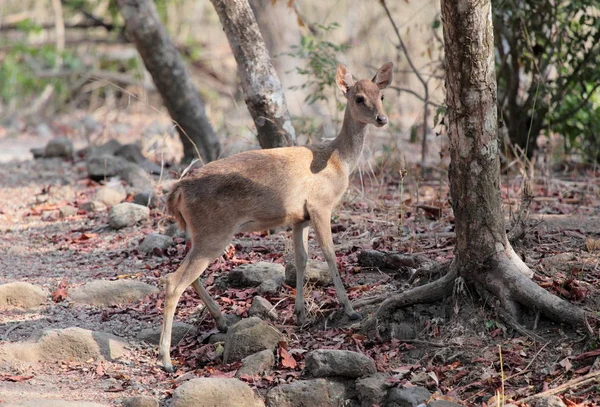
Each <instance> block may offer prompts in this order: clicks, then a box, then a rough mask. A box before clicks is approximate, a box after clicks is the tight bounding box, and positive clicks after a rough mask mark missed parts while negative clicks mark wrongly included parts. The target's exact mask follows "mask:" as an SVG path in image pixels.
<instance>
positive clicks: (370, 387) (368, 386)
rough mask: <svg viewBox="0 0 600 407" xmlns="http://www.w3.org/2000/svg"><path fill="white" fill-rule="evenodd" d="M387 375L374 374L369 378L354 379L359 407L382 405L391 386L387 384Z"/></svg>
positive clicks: (388, 376)
mask: <svg viewBox="0 0 600 407" xmlns="http://www.w3.org/2000/svg"><path fill="white" fill-rule="evenodd" d="M389 378H390V375H389V374H388V373H374V374H372V375H370V376H365V377H361V378H359V379H356V394H357V395H358V399H359V400H360V405H361V407H371V406H372V405H373V404H376V405H383V402H384V401H385V396H386V395H387V392H388V390H389V389H390V387H392V385H391V384H390V383H388V382H387V380H388V379H389Z"/></svg>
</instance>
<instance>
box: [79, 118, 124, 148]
mask: <svg viewBox="0 0 600 407" xmlns="http://www.w3.org/2000/svg"><path fill="white" fill-rule="evenodd" d="M81 124H82V125H83V127H84V129H85V131H86V134H87V135H90V134H93V133H95V132H97V131H100V130H102V125H101V124H100V122H99V121H98V120H96V119H94V118H93V117H92V116H90V115H87V114H86V115H85V116H83V118H82V119H81ZM112 141H116V140H112ZM117 143H118V141H117Z"/></svg>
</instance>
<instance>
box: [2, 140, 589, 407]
mask: <svg viewBox="0 0 600 407" xmlns="http://www.w3.org/2000/svg"><path fill="white" fill-rule="evenodd" d="M40 147H41V146H40ZM392 168H394V166H392V165H390V166H388V167H387V169H384V170H382V171H379V170H376V171H375V172H372V173H367V172H363V173H362V177H359V176H358V174H357V175H356V176H355V177H354V180H353V183H352V185H351V187H350V189H349V191H348V193H347V194H346V195H345V197H344V199H343V202H342V204H341V205H340V207H339V208H338V209H337V210H336V211H335V213H334V220H333V226H332V228H333V231H334V232H335V233H334V241H335V243H336V253H337V256H338V264H339V267H340V270H341V273H342V278H343V280H344V284H345V286H346V287H347V288H348V291H349V295H350V296H351V299H352V300H355V299H358V298H361V297H363V296H369V295H373V294H375V293H376V294H381V293H385V292H392V291H394V290H399V289H405V288H406V287H407V279H408V277H409V276H408V275H407V274H406V273H398V272H397V271H396V270H380V269H371V268H367V267H361V266H360V264H359V262H358V259H357V256H358V254H359V253H360V252H361V251H363V250H372V249H376V250H381V251H385V252H395V253H405V254H420V255H423V256H426V257H428V258H430V259H431V260H434V261H437V262H447V261H449V260H451V259H452V257H453V244H454V232H453V218H452V214H451V208H450V206H449V204H448V189H447V180H446V175H445V174H444V173H441V175H435V176H434V175H430V176H429V177H426V178H425V179H423V180H419V181H416V180H415V179H414V177H413V176H410V174H411V173H414V172H415V171H414V170H413V169H409V176H408V177H406V178H405V179H400V177H399V175H398V171H392ZM434 174H437V172H434ZM503 181H506V183H505V185H504V186H503V189H502V191H503V198H504V200H505V209H506V213H515V212H516V211H517V209H518V205H519V190H520V187H521V179H520V178H519V177H516V176H510V177H508V176H507V177H506V178H503ZM53 185H54V186H56V185H66V186H69V187H70V188H72V189H73V190H74V192H75V196H76V198H75V200H74V201H71V202H67V201H64V202H59V203H58V204H56V205H53V206H49V205H46V204H44V203H43V200H41V199H39V197H40V196H42V195H44V194H46V192H47V191H48V188H49V187H50V186H53ZM99 187H100V184H99V183H97V182H94V181H92V180H90V179H88V178H87V172H86V170H85V162H84V161H82V160H79V159H75V160H68V161H64V160H61V159H41V160H25V161H9V162H4V163H0V234H1V236H2V238H1V239H0V284H3V283H8V282H14V281H23V282H29V283H32V284H35V285H38V286H41V287H43V288H44V289H45V290H47V292H49V293H52V292H56V290H57V288H58V287H59V284H61V282H62V286H63V287H65V289H66V291H67V292H68V291H70V290H72V289H74V288H76V287H78V286H81V285H83V284H85V283H87V282H89V281H91V280H97V279H104V280H117V279H134V280H138V281H142V282H145V283H148V284H151V285H153V286H156V287H159V288H160V287H161V284H160V278H161V277H163V276H164V275H166V274H167V273H169V272H172V271H174V270H175V269H176V268H177V266H178V264H179V263H180V262H181V261H182V259H183V257H184V255H185V250H186V245H185V242H184V241H183V239H180V240H178V244H177V245H176V246H175V247H174V248H172V249H169V250H167V251H165V252H164V253H157V254H160V255H156V254H155V255H145V254H144V253H141V252H140V251H139V250H138V247H139V244H140V242H141V241H142V240H143V238H144V236H145V235H147V234H149V233H152V232H163V231H164V229H165V227H166V223H165V220H164V219H165V216H164V206H163V205H159V206H158V207H157V208H156V209H153V210H152V211H151V216H150V220H148V221H145V222H143V223H142V224H140V225H138V226H133V227H127V228H124V229H121V230H118V231H114V230H111V229H109V228H106V227H103V226H105V225H106V223H107V212H106V211H104V212H92V213H87V212H85V211H83V210H79V211H78V212H77V214H76V215H74V216H70V217H68V218H60V217H59V216H58V211H59V210H60V207H61V206H63V205H66V204H72V205H75V206H76V207H78V206H79V205H80V204H81V203H83V202H86V201H88V200H89V199H90V198H91V196H92V195H93V194H94V192H95V191H96V190H97V189H98V188H99ZM156 189H157V191H160V190H162V185H159V186H157V188H156ZM534 194H535V196H536V197H535V199H534V201H533V203H532V207H531V217H530V219H529V220H528V224H529V226H531V230H529V231H528V234H527V236H526V238H525V239H524V241H523V242H522V243H521V244H519V245H517V246H516V250H517V252H518V253H519V254H520V255H521V256H522V257H523V258H524V259H525V261H526V262H527V264H528V265H529V266H530V267H531V268H532V269H533V270H534V271H535V272H536V274H535V280H536V281H537V282H538V283H539V284H540V285H541V286H543V287H544V288H546V289H547V290H549V291H551V292H552V293H554V294H556V295H559V296H561V297H563V298H565V299H567V300H569V301H572V302H574V303H576V304H578V305H580V306H582V307H584V308H586V309H588V310H590V311H593V312H599V311H600V285H599V282H600V226H599V225H600V172H598V171H596V172H594V170H593V169H588V168H582V167H574V168H572V169H569V170H568V171H563V172H562V173H560V174H559V173H553V174H551V175H549V176H547V177H540V178H536V179H535V180H534ZM436 208H439V209H436ZM507 220H510V219H507ZM290 250H291V240H290V236H289V233H288V232H287V231H285V230H281V231H278V232H277V233H274V234H270V235H269V234H266V233H262V234H261V233H252V234H245V235H239V236H236V238H235V239H234V241H233V242H232V246H231V248H230V250H229V251H228V252H227V254H226V255H224V256H222V257H221V258H219V259H217V260H216V261H215V263H213V264H212V265H211V266H210V267H209V268H208V269H207V271H206V272H205V273H204V276H203V277H204V279H205V280H204V281H205V286H206V287H207V289H208V291H209V292H210V293H211V295H212V296H213V297H214V298H216V299H217V302H218V303H219V305H220V306H221V309H222V310H223V311H224V312H226V313H235V314H237V315H239V316H241V317H245V316H247V311H248V309H249V307H250V304H251V300H252V296H253V294H254V291H253V289H250V290H248V289H246V290H236V289H232V288H227V289H221V288H219V286H218V285H216V284H215V280H216V279H218V278H219V277H220V276H221V275H223V274H225V273H227V272H228V271H230V270H231V269H232V268H235V267H237V266H239V265H240V264H245V263H248V262H257V261H270V262H277V263H284V261H285V258H286V256H288V255H289V254H290V253H291V252H290ZM309 254H310V256H311V257H312V258H321V257H320V256H321V253H320V251H319V250H318V248H317V247H316V245H315V243H314V240H313V239H312V233H311V240H310V248H309ZM423 282H424V281H422V280H421V281H416V282H415V284H420V283H423ZM293 296H294V290H293V289H292V288H291V287H289V286H284V288H283V290H282V292H281V293H280V294H278V295H276V296H273V297H269V298H268V299H269V300H270V301H271V302H272V303H273V304H277V306H276V310H277V312H278V314H279V318H278V320H277V321H275V322H274V325H275V326H276V327H277V328H278V329H279V330H280V331H281V332H283V333H284V334H285V335H286V337H287V338H288V339H289V341H290V343H289V349H290V350H291V351H290V353H292V355H293V357H294V358H295V360H296V362H297V366H296V367H295V368H290V367H285V366H283V365H282V364H281V363H278V367H277V368H276V369H274V370H273V372H272V373H271V374H269V375H266V376H264V377H260V378H254V379H253V380H248V381H249V384H250V385H251V386H253V387H254V388H256V389H257V390H258V391H259V392H264V391H265V389H267V388H270V387H273V386H275V385H277V384H279V383H283V382H288V381H291V380H295V379H297V378H298V377H299V375H300V371H301V369H302V367H303V363H304V362H303V355H304V353H305V352H306V351H308V350H311V349H317V348H333V349H348V350H353V351H359V352H362V353H365V354H367V355H368V356H370V357H371V358H373V359H374V361H375V362H376V366H377V368H378V370H379V371H382V372H390V373H392V374H393V375H394V376H393V377H394V379H393V381H394V384H398V385H407V384H409V385H410V384H414V385H420V386H425V387H427V388H428V389H429V390H431V391H432V392H439V394H443V395H447V396H449V397H451V398H453V399H454V400H456V401H458V402H460V403H463V404H464V405H469V406H470V405H472V406H481V405H485V404H484V403H486V402H487V401H488V400H489V399H490V398H491V397H492V396H494V394H495V393H496V391H499V390H500V389H501V387H502V386H504V389H505V392H506V394H507V395H508V396H509V397H510V398H512V399H514V400H517V402H518V400H519V399H522V398H524V397H526V396H531V395H533V394H536V393H540V392H543V391H545V390H548V389H552V388H555V387H557V386H559V385H562V384H564V383H568V382H569V381H572V380H575V379H577V378H579V377H582V376H584V375H586V374H589V373H590V372H594V371H598V370H599V369H600V350H599V348H598V346H599V341H600V339H599V338H598V336H597V335H598V334H597V333H596V337H595V338H590V337H589V336H587V335H586V333H585V332H584V331H583V330H574V329H572V328H570V327H568V326H561V325H559V324H554V323H551V322H548V321H546V320H544V318H541V319H540V321H539V323H538V324H537V328H536V333H537V334H538V335H540V336H541V337H543V338H544V339H546V340H547V342H545V343H536V342H533V341H532V340H530V339H529V338H527V337H523V336H521V335H519V334H516V333H514V332H513V331H512V330H511V329H510V328H507V327H506V326H505V325H504V324H503V323H502V321H501V320H500V319H499V318H498V317H496V316H495V315H494V314H493V312H492V311H490V310H489V309H488V308H486V307H485V306H484V304H482V303H481V302H480V301H479V300H477V299H476V298H475V297H474V296H473V295H471V294H470V293H469V291H468V289H466V290H462V291H458V292H457V294H456V295H455V297H454V298H449V299H447V300H446V301H445V302H443V303H437V304H431V305H419V306H415V307H411V308H410V309H409V310H406V311H405V314H406V315H409V319H408V321H407V322H408V323H409V324H411V325H413V328H414V329H415V331H416V338H415V339H414V340H409V341H406V342H403V341H398V340H393V341H392V342H388V343H379V342H377V341H376V340H373V338H367V337H365V336H364V335H362V334H361V332H360V325H359V324H351V323H350V322H349V321H348V320H347V319H346V318H342V317H341V316H340V311H339V309H338V308H337V301H336V299H335V291H334V289H333V287H312V286H311V287H309V289H308V290H307V292H306V298H307V299H308V302H309V305H310V306H311V307H312V308H311V309H312V312H311V318H312V321H313V323H312V324H311V325H310V326H309V327H308V328H306V329H304V330H300V329H299V328H297V327H295V326H294V324H293V322H294V316H293V303H294V300H293ZM163 300H164V293H162V291H161V292H160V293H158V294H152V295H148V296H146V297H144V298H143V299H141V300H139V301H137V302H135V303H133V304H129V305H124V306H113V307H98V306H83V305H76V304H73V303H71V302H69V301H68V300H64V299H62V298H59V299H58V302H53V301H49V302H48V304H46V305H44V306H42V307H40V308H38V309H36V310H30V311H23V310H19V309H12V310H6V311H3V312H2V313H0V347H1V346H3V345H5V344H6V343H10V342H20V341H25V340H27V338H29V337H31V336H32V335H34V333H35V332H37V331H40V330H42V329H47V328H67V327H72V326H77V327H81V328H85V329H90V330H95V331H103V332H107V333H111V334H114V335H117V336H119V337H121V338H125V339H126V340H128V341H129V344H130V346H129V349H128V350H127V352H126V354H125V355H124V356H123V357H121V358H119V359H116V360H113V361H106V360H89V361H86V362H72V361H66V362H65V361H63V362H36V363H30V364H19V365H10V366H7V365H1V364H0V402H6V401H20V400H30V399H40V398H48V399H65V400H87V401H95V402H100V403H107V404H111V405H118V403H119V402H120V400H122V399H123V398H124V397H127V396H131V395H136V394H147V395H153V396H156V397H158V398H159V399H161V400H162V402H165V400H168V399H169V398H170V396H171V394H172V393H173V391H174V389H175V388H176V387H177V386H179V385H180V384H181V383H183V382H184V381H185V380H188V379H190V378H193V377H203V376H212V377H232V376H233V374H234V373H235V371H236V370H237V368H238V367H239V363H237V364H236V363H233V364H229V365H224V364H223V363H222V361H221V360H220V358H219V354H218V352H217V347H218V346H220V345H218V344H208V343H204V341H205V339H206V336H207V334H209V333H211V332H214V328H215V324H214V321H213V320H212V319H211V318H210V317H208V318H207V317H206V315H204V314H200V315H199V313H198V312H197V308H198V307H199V306H200V300H199V299H198V298H197V296H196V295H195V293H194V292H193V291H192V289H191V288H190V289H188V290H187V291H186V292H185V293H184V295H183V297H182V300H181V301H180V303H179V306H178V311H177V314H176V320H178V321H183V322H188V323H193V324H194V325H196V326H197V327H198V329H199V332H200V335H198V336H197V337H190V336H188V337H185V338H184V339H183V340H182V341H181V342H180V343H179V345H177V346H176V348H175V349H174V350H173V352H172V356H173V359H174V361H175V363H176V366H177V367H178V370H177V372H176V373H174V374H169V373H165V372H164V371H163V370H162V369H161V368H160V366H159V365H158V363H157V347H156V346H155V345H150V344H147V343H145V342H143V341H139V340H138V339H136V336H137V334H138V333H139V332H140V331H141V330H142V329H145V328H148V327H156V326H159V325H160V324H161V322H162V304H163ZM375 309H376V307H369V308H364V309H362V310H361V313H362V314H363V316H366V315H367V314H368V313H370V312H374V311H375ZM440 309H441V311H440ZM529 328H531V326H529ZM292 351H293V352H292ZM502 371H503V373H504V380H502V377H503V376H502ZM598 386H599V385H598V382H597V381H596V382H592V383H589V384H586V385H584V386H582V387H579V386H576V385H574V386H571V387H570V388H569V389H568V390H567V391H565V392H562V393H561V397H563V400H564V401H565V403H566V404H567V405H569V406H597V405H600V392H599V391H598V388H599V387H598Z"/></svg>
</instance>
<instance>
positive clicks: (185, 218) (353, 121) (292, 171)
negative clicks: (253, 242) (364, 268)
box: [159, 62, 393, 372]
mask: <svg viewBox="0 0 600 407" xmlns="http://www.w3.org/2000/svg"><path fill="white" fill-rule="evenodd" d="M392 76H393V64H392V63H391V62H388V63H386V64H384V65H383V66H382V67H381V68H380V69H379V70H378V71H377V73H376V74H375V76H374V77H373V79H372V80H365V79H363V80H356V79H355V78H354V77H353V76H352V74H351V73H350V72H349V71H348V69H347V68H346V66H345V65H342V64H339V65H338V66H337V70H336V84H337V86H338V87H339V89H340V90H341V91H342V93H343V95H344V96H345V98H346V99H347V105H346V110H345V113H344V120H343V123H342V128H341V130H340V132H339V134H338V135H337V137H336V138H335V139H333V140H332V141H330V142H328V143H323V144H317V145H305V146H293V147H281V148H273V149H266V150H253V151H245V152H242V153H238V154H235V155H232V156H230V157H226V158H222V159H219V160H217V161H213V162H210V163H208V164H206V165H204V166H202V167H200V169H199V170H198V171H197V172H196V173H194V174H191V175H189V176H187V177H184V178H182V179H180V180H179V181H178V182H177V183H176V184H175V186H174V187H173V188H172V189H171V191H170V193H169V195H168V197H167V210H168V213H169V214H170V215H171V216H173V217H174V218H175V220H176V221H177V222H178V224H179V226H180V227H181V229H182V230H184V231H187V233H188V236H189V237H190V240H191V247H190V250H189V252H188V254H187V255H186V257H185V259H184V261H183V262H182V263H181V265H180V266H179V268H178V269H177V270H176V271H175V272H173V273H170V274H167V275H166V276H165V277H164V279H163V282H164V286H165V294H166V296H165V303H164V304H165V305H164V317H163V325H162V331H161V336H160V345H159V358H161V362H162V365H163V368H164V369H165V370H166V371H168V372H173V371H174V368H173V365H172V363H171V356H170V348H171V329H172V326H173V318H174V315H175V308H176V306H177V303H178V302H179V298H180V297H181V295H182V294H183V292H184V290H185V289H186V288H187V287H189V286H190V285H191V286H192V287H193V289H194V290H195V291H196V293H197V294H198V296H199V297H200V299H201V300H202V301H203V302H204V304H205V305H206V308H207V309H208V311H209V313H210V314H211V315H212V317H213V318H214V319H215V321H216V324H217V327H218V329H219V330H221V331H226V330H227V323H226V320H225V318H224V316H223V314H222V313H221V311H220V309H219V306H218V305H217V303H216V302H215V301H214V300H213V299H212V298H211V297H210V295H209V294H208V292H207V291H206V289H205V288H204V286H203V285H202V282H201V279H200V276H201V275H202V273H203V272H204V270H205V269H206V268H207V267H208V266H209V264H210V263H211V262H212V261H213V260H214V259H215V258H217V257H218V256H219V255H220V254H222V253H223V251H224V250H225V249H226V247H227V245H228V244H229V243H230V242H231V240H232V239H233V237H234V235H235V234H237V233H241V232H252V231H264V230H268V229H273V228H276V227H283V226H287V227H289V226H291V228H292V240H293V248H294V261H295V265H296V281H297V282H296V298H295V302H294V314H295V317H296V324H297V325H299V326H303V325H304V324H305V323H306V309H305V304H304V290H303V288H304V273H305V270H306V264H307V261H308V253H307V251H308V226H309V225H311V224H312V227H313V229H314V233H315V237H316V240H317V242H318V244H319V246H320V248H321V250H322V252H323V256H324V257H325V260H326V261H327V265H328V268H329V271H330V273H331V276H332V278H333V284H334V286H335V290H336V294H337V298H338V301H339V303H340V305H341V306H342V307H343V310H344V312H345V314H346V315H347V316H348V318H349V319H350V320H358V319H360V314H358V313H357V312H356V311H354V309H353V307H352V304H351V303H350V301H349V300H348V295H347V293H346V290H345V289H344V284H343V283H342V280H341V278H340V274H339V272H338V269H337V264H336V256H335V251H334V245H333V239H332V234H331V214H332V211H333V209H334V207H335V206H336V205H337V204H338V203H339V201H340V200H341V198H342V196H343V194H344V193H345V191H346V189H347V188H348V185H349V182H350V174H351V173H352V171H353V170H354V169H355V168H356V166H357V165H358V161H359V158H360V156H361V154H362V150H363V145H364V140H365V134H366V128H367V125H369V124H371V125H374V126H377V127H382V126H385V125H386V124H387V123H388V117H387V115H386V114H385V112H384V109H383V94H382V90H383V89H385V88H386V87H388V86H389V85H390V83H391V82H392Z"/></svg>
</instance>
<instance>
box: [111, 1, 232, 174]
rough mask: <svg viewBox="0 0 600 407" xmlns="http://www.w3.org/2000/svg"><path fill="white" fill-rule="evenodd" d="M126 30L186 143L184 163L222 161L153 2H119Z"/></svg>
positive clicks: (178, 55)
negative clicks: (198, 159)
mask: <svg viewBox="0 0 600 407" xmlns="http://www.w3.org/2000/svg"><path fill="white" fill-rule="evenodd" d="M117 4H118V6H119V10H120V12H121V15H122V16H123V19H124V20H125V29H126V32H127V35H128V37H129V39H130V40H131V41H133V43H134V44H135V46H136V48H137V50H138V52H139V53H140V55H141V56H142V60H143V61H144V65H145V66H146V69H147V70H148V72H150V74H151V75H152V79H153V80H154V84H155V85H156V88H157V89H158V91H159V93H160V95H161V97H162V99H163V102H164V104H165V106H166V107H167V109H168V110H169V114H170V115H171V118H172V119H173V121H174V122H176V123H177V124H178V126H177V130H178V132H179V136H180V138H181V142H182V144H183V152H184V157H183V161H184V162H190V161H192V160H193V159H194V158H198V156H200V158H202V160H204V162H209V161H212V160H215V159H217V158H218V156H219V153H220V150H221V146H220V144H219V140H218V139H217V136H216V134H215V131H214V130H213V127H212V125H211V124H210V122H209V120H208V118H207V117H206V111H205V108H204V103H203V101H202V99H201V98H200V95H199V94H198V92H197V91H196V88H195V87H194V84H193V82H192V79H191V78H190V75H189V73H188V71H187V69H186V67H185V65H184V63H183V60H182V59H181V55H180V54H179V52H178V51H177V49H176V48H175V45H174V44H173V42H172V41H171V39H170V37H169V36H168V34H167V32H166V30H165V28H164V27H163V26H162V24H161V22H160V19H159V16H158V13H157V11H156V7H155V6H154V3H153V2H152V0H117Z"/></svg>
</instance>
